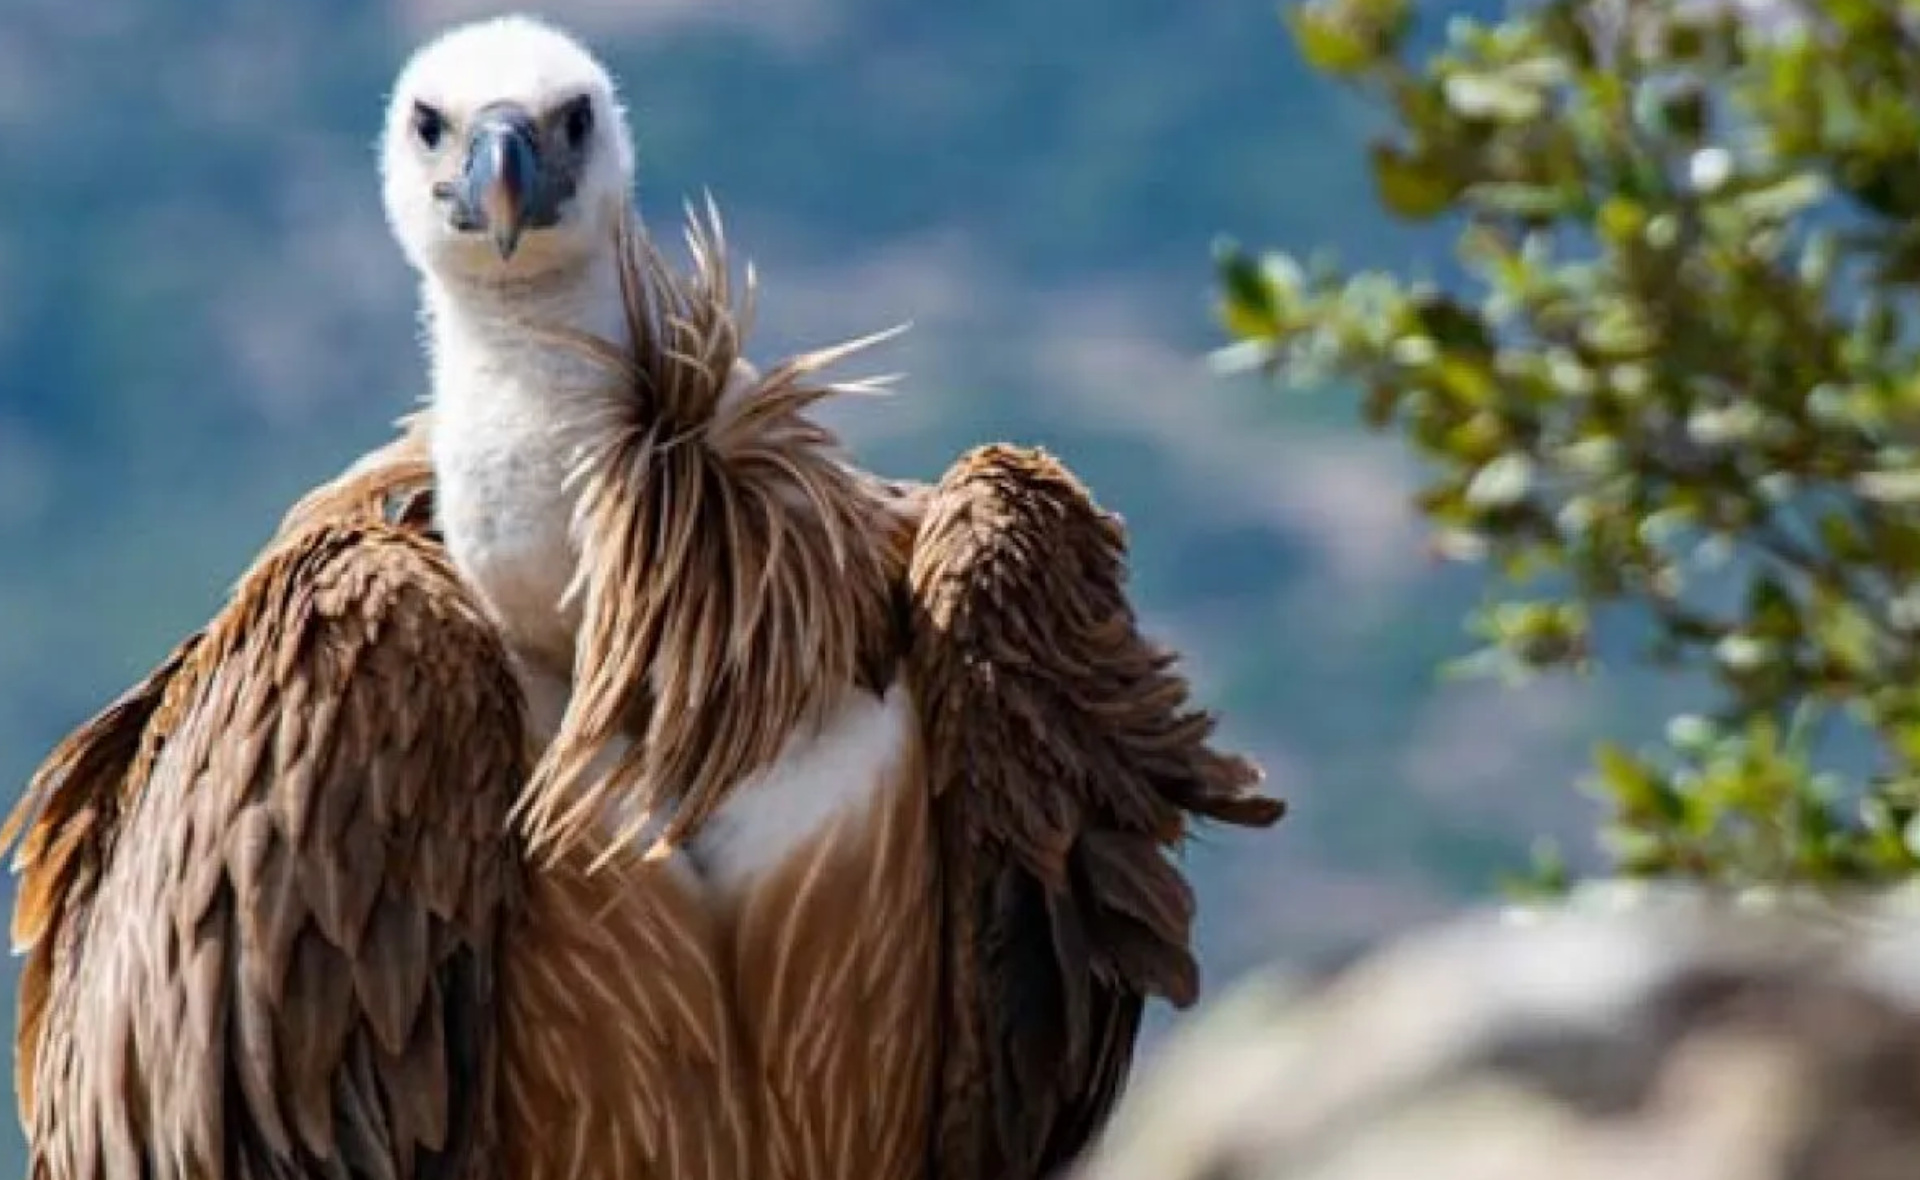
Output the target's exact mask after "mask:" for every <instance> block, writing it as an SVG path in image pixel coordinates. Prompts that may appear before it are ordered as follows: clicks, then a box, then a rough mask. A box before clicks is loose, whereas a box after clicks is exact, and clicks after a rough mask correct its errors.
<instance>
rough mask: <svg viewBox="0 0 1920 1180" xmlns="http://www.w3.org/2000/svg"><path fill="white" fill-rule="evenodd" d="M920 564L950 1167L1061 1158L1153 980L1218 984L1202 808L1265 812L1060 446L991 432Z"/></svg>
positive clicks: (942, 1162)
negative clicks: (1184, 845)
mask: <svg viewBox="0 0 1920 1180" xmlns="http://www.w3.org/2000/svg"><path fill="white" fill-rule="evenodd" d="M919 495H921V496H923V497H924V502H923V504H922V508H923V510H924V516H923V521H922V524H921V527H920V531H919V535H918V538H917V540H916V542H915V547H914V552H913V557H912V565H911V569H910V576H909V588H910V596H911V608H912V609H911V627H912V662H911V669H912V672H911V674H912V676H913V680H914V686H915V689H916V692H917V694H918V697H919V699H920V702H921V705H922V707H923V709H924V717H925V726H924V730H925V733H926V738H927V742H928V751H927V754H928V759H929V771H930V773H931V775H932V782H933V790H934V793H935V794H934V798H935V823H936V827H937V831H938V835H937V840H938V841H939V854H940V858H941V871H942V873H943V886H942V888H943V891H944V907H945V913H944V923H945V931H944V953H945V964H944V969H943V984H942V987H943V1003H944V1011H943V1013H942V1017H941V1019H942V1020H943V1021H944V1024H945V1036H944V1038H943V1042H944V1045H945V1049H944V1061H943V1063H942V1066H941V1076H940V1079H939V1099H938V1101H937V1102H936V1104H935V1108H934V1109H935V1111H936V1120H937V1131H936V1143H935V1147H934V1167H935V1171H934V1174H935V1175H936V1176H938V1177H940V1178H941V1180H985V1178H987V1177H994V1178H1000V1180H1011V1178H1022V1180H1023V1178H1037V1177H1041V1176H1045V1175H1048V1174H1050V1173H1051V1172H1053V1171H1054V1170H1055V1169H1057V1168H1058V1167H1059V1166H1060V1165H1061V1164H1063V1163H1065V1162H1067V1161H1068V1160H1070V1159H1071V1158H1072V1157H1073V1156H1074V1155H1075V1154H1077V1153H1078V1151H1079V1150H1080V1149H1081V1148H1082V1146H1083V1145H1084V1144H1085V1143H1086V1141H1087V1140H1088V1138H1089V1137H1090V1136H1091V1135H1092V1134H1093V1133H1094V1132H1095V1131H1096V1130H1097V1129H1098V1127H1099V1125H1100V1123H1101V1122H1102V1120H1103V1119H1104V1118H1105V1116H1106V1114H1107V1112H1108V1110H1109V1108H1110V1107H1111V1105H1112V1103H1113V1100H1114V1098H1115V1096H1116V1094H1117V1091H1118V1089H1119V1087H1120V1084H1121V1082H1122V1080H1123V1079H1124V1076H1125V1074H1126V1071H1127V1068H1128V1066H1129V1064H1130V1062H1131V1060H1132V1055H1133V1046H1134V1041H1135V1038H1136V1036H1137V1033H1138V1028H1139V1020H1140V1014H1141V1008H1142V1005H1143V1003H1144V1001H1145V999H1146V998H1147V997H1149V996H1161V997H1165V998H1166V999H1168V1000H1170V1001H1172V1002H1173V1003H1175V1004H1176V1005H1181V1006H1184V1005H1186V1004H1188V1003H1190V1002H1191V1001H1192V1000H1193V999H1194V998H1195V996H1196V994H1197V991H1198V972H1197V968H1196V965H1195V962H1194V958H1193V953H1192V950H1191V946H1190V937H1191V931H1190V927H1191V922H1192V918H1193V909H1194V902H1193V895H1192V891H1191V889H1190V888H1189V886H1188V884H1187V881H1186V880H1185V878H1184V876H1183V875H1182V874H1181V872H1180V871H1179V869H1178V868H1176V867H1175V865H1174V864H1173V863H1172V861H1171V860H1170V858H1169V852H1170V851H1171V850H1172V849H1174V848H1175V847H1176V846H1178V845H1179V844H1180V843H1181V841H1182V840H1183V838H1184V836H1185V835H1186V833H1187V830H1188V826H1189V823H1190V822H1191V820H1193V819H1194V818H1207V819H1213V820H1218V821H1222V822H1225V823H1230V824H1235V825H1243V826H1254V827H1263V826H1266V825H1268V824H1271V823H1273V822H1274V821H1275V820H1277V819H1278V818H1279V816H1280V814H1281V811H1282V806H1281V804H1280V803H1279V802H1278V801H1277V800H1274V799H1271V798H1267V797H1264V796H1261V795H1259V794H1257V793H1256V785H1257V783H1258V781H1259V779H1260V773H1259V771H1258V769H1257V768H1256V767H1255V766H1254V765H1253V764H1252V763H1251V762H1249V761H1247V760H1245V759H1243V758H1239V757H1235V756H1232V755H1229V754H1225V753H1222V752H1220V751H1218V750H1216V749H1214V748H1213V747H1212V746H1211V745H1210V744H1209V739H1210V737H1211V734H1212V731H1213V728H1214V722H1213V719H1212V718H1211V717H1210V716H1208V715H1207V714H1206V713H1204V712H1201V711H1199V710H1197V709H1195V708H1193V707H1192V706H1191V705H1190V704H1189V702H1188V691H1187V685H1186V683H1185V681H1184V680H1183V678H1182V677H1181V676H1179V675H1178V674H1177V673H1176V672H1175V671H1174V670H1173V667H1172V665H1173V662H1174V657H1173V656H1172V654H1171V653H1170V652H1168V651H1166V650H1165V649H1163V648H1161V647H1158V646H1156V645H1155V644H1153V643H1151V642H1150V641H1148V640H1147V639H1146V638H1144V637H1143V636H1142V635H1141V633H1140V631H1139V629H1138V626H1137V624H1136V620H1135V618H1134V614H1133V610H1132V608H1131V605H1130V604H1129V602H1128V599H1127V597H1126V593H1125V589H1124V585H1123V583H1124V577H1125V568H1124V561H1125V540H1124V536H1123V533H1122V531H1121V527H1120V525H1119V522H1118V521H1117V520H1115V519H1114V518H1113V517H1112V516H1110V515H1109V514H1107V513H1105V512H1103V511H1102V510H1101V509H1100V508H1099V507H1098V506H1097V505H1095V504H1094V502H1093V501H1092V500H1091V498H1090V497H1089V496H1088V494H1087V492H1086V491H1085V489H1084V488H1083V487H1082V486H1081V485H1080V484H1079V482H1078V481H1077V480H1075V479H1074V478H1073V476H1072V475H1071V473H1069V472H1068V471H1067V470H1066V469H1065V468H1064V467H1062V466H1061V465H1060V464H1058V463H1057V462H1056V461H1055V460H1053V459H1052V458H1051V457H1049V456H1047V455H1046V454H1045V453H1043V452H1038V451H1031V450H1023V449H1018V448H1013V447H1006V446H992V447H984V448H980V449H978V450H975V451H973V452H970V453H969V454H967V455H966V456H964V457H963V458H962V459H961V461H960V462H959V463H957V464H956V465H955V466H954V467H953V468H952V469H951V470H950V471H949V472H948V473H947V474H946V476H945V477H944V478H943V480H942V481H941V482H940V483H939V484H938V485H937V486H935V487H934V488H932V489H930V490H927V491H924V492H921V493H919Z"/></svg>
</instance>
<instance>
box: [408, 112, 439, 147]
mask: <svg viewBox="0 0 1920 1180" xmlns="http://www.w3.org/2000/svg"><path fill="white" fill-rule="evenodd" d="M413 133H414V134H415V135H417V136H419V137H420V143H421V145H422V146H424V147H426V148H429V149H431V148H437V147H439V146H440V139H441V137H442V136H444V135H446V133H447V118H446V116H445V115H442V114H441V113H440V112H439V111H436V110H434V109H433V108H432V107H430V106H428V105H427V104H426V103H424V102H416V103H414V104H413Z"/></svg>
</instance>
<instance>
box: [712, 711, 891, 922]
mask: <svg viewBox="0 0 1920 1180" xmlns="http://www.w3.org/2000/svg"><path fill="white" fill-rule="evenodd" d="M912 736H913V701H912V697H911V696H910V695H909V694H908V691H907V689H906V687H905V686H904V685H903V684H902V683H901V682H899V681H896V682H895V683H894V686H893V687H892V688H890V689H889V690H888V691H887V694H886V696H885V697H875V696H873V695H872V694H871V693H868V692H865V691H861V690H852V691H849V692H848V694H847V697H846V700H845V703H844V704H843V705H842V706H841V707H840V708H839V709H838V711H836V712H835V713H834V714H833V715H832V717H831V718H830V719H829V721H828V722H827V724H826V725H825V726H824V727H823V728H822V729H821V730H820V731H819V732H817V733H813V734H807V735H795V737H793V738H792V739H790V740H789V741H788V742H787V745H786V747H785V748H784V749H782V750H781V752H780V756H779V757H778V758H777V759H776V760H775V761H774V762H773V764H772V765H770V766H768V767H767V768H765V769H764V770H762V771H760V772H759V773H758V774H755V775H754V776H753V777H751V778H749V779H747V780H746V781H745V782H742V783H741V784H740V785H738V786H736V787H735V788H734V789H733V791H732V792H731V793H730V795H729V796H728V798H727V801H726V802H725V803H724V804H722V805H721V807H720V809H719V810H718V811H717V812H715V813H714V815H713V817H712V818H711V819H709V820H708V821H707V823H706V826H705V827H704V828H703V829H702V830H701V832H700V835H699V836H698V838H696V839H695V840H694V842H693V846H692V848H691V849H690V851H691V853H692V855H693V859H694V861H695V862H696V863H697V864H698V865H699V867H700V872H701V876H702V877H704V878H705V880H706V881H707V882H708V883H709V884H710V885H712V886H714V887H716V888H718V889H720V890H722V891H726V892H732V891H734V890H737V889H739V888H741V887H743V886H745V885H748V884H750V883H751V882H752V881H753V880H755V879H756V878H758V877H760V876H762V875H764V874H766V873H768V872H771V871H772V870H774V869H777V868H779V867H780V866H781V865H782V864H784V863H786V862H787V860H788V859H789V858H791V857H792V856H793V854H794V853H795V852H797V851H798V850H799V849H801V848H802V847H805V846H806V845H808V844H810V843H812V842H813V841H814V840H816V839H818V838H819V837H820V836H822V835H823V834H824V833H826V831H827V830H828V829H829V828H830V827H831V826H833V825H834V824H835V823H836V822H838V821H840V820H842V819H846V818H856V819H857V818H860V817H862V816H863V815H864V813H865V812H867V811H869V810H871V809H872V808H873V806H874V805H875V804H876V803H877V802H878V801H879V799H880V798H881V796H882V795H883V793H884V792H885V791H886V789H887V788H888V787H890V786H892V785H893V784H895V783H896V782H897V781H898V776H899V773H900V771H901V770H902V769H903V768H904V766H905V763H906V759H907V756H908V746H909V743H910V742H911V741H912Z"/></svg>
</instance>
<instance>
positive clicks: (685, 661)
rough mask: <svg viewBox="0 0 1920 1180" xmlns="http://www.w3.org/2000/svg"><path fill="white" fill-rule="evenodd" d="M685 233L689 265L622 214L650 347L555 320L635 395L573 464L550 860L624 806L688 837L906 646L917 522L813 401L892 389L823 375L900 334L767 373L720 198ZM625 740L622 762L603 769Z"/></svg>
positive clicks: (636, 321)
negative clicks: (613, 746)
mask: <svg viewBox="0 0 1920 1180" xmlns="http://www.w3.org/2000/svg"><path fill="white" fill-rule="evenodd" d="M686 240H687V244H688V246H689V248H690V250H691V253H692V261H693V266H692V270H691V272H690V273H688V274H684V275H683V274H680V273H677V272H676V271H675V270H674V269H673V268H672V266H671V265H670V264H669V263H668V262H667V261H666V260H665V259H664V258H662V256H661V255H660V253H659V252H658V251H657V249H656V248H655V247H654V245H653V244H652V243H651V242H650V241H649V240H648V239H647V237H646V236H645V234H643V233H642V232H640V230H639V228H638V227H637V225H635V224H634V222H633V221H632V219H631V218H629V219H627V220H625V221H623V222H622V224H621V227H620V230H619V234H618V248H619V258H620V289H621V296H622V299H623V302H624V305H625V316H626V322H627V328H628V332H629V336H630V339H631V341H632V347H631V349H620V348H616V347H614V346H612V345H610V344H609V343H607V342H606V341H603V340H598V339H595V338H593V337H591V336H588V335H586V334H584V333H578V332H573V331H554V332H553V333H552V334H553V335H554V336H555V337H557V338H559V339H561V340H563V341H565V342H567V343H570V344H572V345H574V346H577V347H578V348H580V349H582V350H583V351H585V352H586V353H587V354H588V355H590V356H593V357H595V358H597V359H599V360H600V361H601V362H602V363H604V364H606V365H607V366H609V367H610V368H612V369H613V370H615V371H616V372H617V373H618V374H619V379H620V381H621V383H622V386H623V389H624V392H625V394H626V396H625V397H623V398H620V399H618V400H617V401H614V402H612V403H610V408H609V409H608V410H607V411H606V420H605V421H603V422H598V423H595V424H594V428H593V429H591V430H590V431H588V432H586V433H588V435H589V436H590V437H591V438H592V439H594V440H595V441H594V442H593V443H592V444H591V446H590V449H589V450H588V451H587V452H586V453H585V454H584V455H583V456H582V458H581V460H580V462H579V465H578V467H577V468H576V469H575V470H574V472H573V475H572V478H573V480H574V481H575V482H576V484H577V486H578V488H579V500H578V507H577V510H576V517H575V521H574V539H575V544H576V548H577V552H578V555H579V556H578V560H579V567H578V570H577V572H576V575H575V579H574V582H573V585H572V587H571V588H570V590H569V596H570V598H573V599H575V600H577V601H579V602H580V604H581V608H582V625H581V630H580V634H579V635H578V636H577V638H576V643H575V656H574V669H573V695H572V698H571V700H570V702H569V705H568V708H567V710H566V713H565V715H564V717H563V718H562V720H561V723H560V727H559V730H558V733H557V734H556V735H555V738H554V740H553V742H552V744H551V745H550V747H549V748H548V750H547V752H546V754H545V756H544V757H543V758H542V760H541V762H540V763H539V765H538V766H537V767H536V768H535V771H534V776H533V779H532V781H531V783H530V784H529V785H528V788H527V790H526V793H525V794H524V796H523V798H522V805H521V808H520V813H521V817H522V820H523V822H524V825H525V830H526V833H527V836H528V839H529V842H530V845H531V846H532V848H533V849H534V850H535V852H536V854H539V853H541V852H544V853H545V854H547V855H552V856H557V855H559V854H560V852H561V851H562V850H564V849H565V848H567V847H570V846H571V845H572V844H573V842H574V841H575V840H576V839H577V838H579V837H581V836H582V835H583V834H584V833H585V832H587V831H588V830H590V828H591V826H592V825H593V824H594V823H596V822H598V820H599V818H600V817H601V816H604V815H607V814H609V813H610V811H612V810H613V809H616V808H617V813H619V814H623V815H624V816H625V830H624V831H623V832H622V833H621V836H622V838H623V839H630V838H632V837H634V836H636V835H637V834H638V833H639V832H640V831H642V830H643V829H644V828H645V827H646V826H647V825H648V824H649V822H650V821H652V820H653V819H654V818H655V817H661V818H664V819H665V820H666V822H665V825H664V827H663V828H662V829H661V831H660V836H659V840H658V842H657V843H656V844H655V846H654V847H655V849H656V851H657V850H660V849H662V848H665V847H670V846H673V845H675V844H677V843H679V842H681V841H683V840H684V839H686V838H688V837H689V836H691V835H692V834H693V833H694V832H695V831H696V830H697V829H698V828H699V827H700V825H701V823H702V822H703V821H704V820H705V819H706V818H707V817H708V816H709V815H710V814H712V812H713V810H714V809H715V807H716V806H717V805H718V804H719V802H720V801H721V799H722V797H723V796H724V794H725V792H726V791H727V790H728V788H730V787H731V786H733V784H735V783H737V782H739V781H740V780H742V779H744V778H746V777H747V776H748V775H749V774H751V773H752V772H753V771H755V770H756V769H758V768H760V767H761V766H763V765H765V764H767V763H768V762H770V761H771V760H772V759H773V758H774V757H775V755H776V754H777V753H778V752H779V750H780V748H781V746H782V745H783V744H784V743H785V742H786V741H787V739H788V738H789V737H790V736H791V735H792V734H793V733H794V732H795V731H796V730H805V729H807V728H809V727H813V726H817V725H818V724H820V723H821V722H822V721H823V720H824V716H823V713H824V710H825V709H826V708H827V707H828V706H830V705H831V704H832V703H833V702H834V701H835V700H837V699H838V695H839V693H838V690H839V689H840V688H841V687H842V686H844V685H846V684H848V683H851V682H854V681H855V680H856V679H858V678H860V677H861V674H862V672H863V670H867V671H870V670H871V668H872V666H873V665H874V664H876V663H877V662H878V658H879V653H878V652H877V650H875V649H876V645H879V644H882V643H890V642H891V637H892V630H891V628H890V627H889V626H888V622H889V620H890V618H891V598H890V586H891V585H892V583H893V582H894V581H895V580H896V577H897V574H898V572H899V566H900V559H899V558H898V557H897V556H896V553H897V546H894V545H891V544H890V543H889V541H890V540H891V538H893V537H894V536H896V535H897V524H896V522H895V521H893V520H890V519H888V513H887V510H886V508H885V505H884V501H883V499H882V498H881V497H879V496H876V495H875V494H874V492H875V484H874V482H873V481H872V480H871V478H870V477H868V476H866V475H864V474H862V473H861V472H859V471H857V470H855V469H854V468H852V467H851V466H850V465H848V464H847V463H845V462H844V461H842V459H841V458H840V457H839V455H838V440H837V439H836V438H835V437H834V436H833V434H832V433H831V432H830V431H828V430H827V429H825V428H824V427H822V426H820V425H819V424H817V423H815V422H813V421H812V420H810V419H809V418H808V417H807V411H808V410H809V409H811V408H812V407H813V406H814V405H815V404H816V403H818V402H820V401H822V400H823V399H825V398H828V397H831V396H834V395H838V394H858V393H873V392H877V391H879V390H880V389H882V388H883V387H884V385H885V384H886V382H887V381H888V380H889V378H885V377H876V378H869V379H865V380H858V381H845V382H826V381H822V380H820V379H819V377H818V375H819V374H820V372H821V370H822V369H824V368H826V367H827V366H828V365H830V364H832V363H834V362H836V361H839V360H841V359H843V358H845V357H846V356H848V355H850V354H852V353H854V352H856V351H858V350H860V349H862V348H865V347H867V346H869V345H871V344H874V343H877V342H878V341H880V340H882V339H885V338H886V337H887V336H889V335H891V334H892V333H881V334H878V335H875V336H870V337H866V338H864V339H860V340H855V341H850V342H848V343H845V344H841V345H838V346H835V347H832V348H826V349H822V350H819V351H816V352H810V353H806V354H804V355H801V356H796V357H792V358H790V359H788V360H786V361H783V362H782V363H780V364H779V365H777V366H775V367H774V368H773V369H772V370H771V371H769V372H767V373H765V374H764V375H762V374H758V373H755V372H754V370H753V369H752V368H751V367H750V366H749V365H747V364H746V362H745V361H744V360H743V358H742V356H741V344H742V338H743V337H744V335H745V333H746V330H747V327H748V324H749V321H750V317H751V311H752V295H753V272H752V269H751V268H750V267H749V268H748V271H747V291H746V298H745V299H744V300H743V301H742V302H741V304H740V305H739V306H736V304H735V301H734V297H733V290H732V284H731V282H730V279H729V259H728V256H727V250H726V240H725V237H724V234H723V231H722V229H721V225H720V220H719V214H718V212H717V211H716V210H715V209H714V208H713V206H712V204H711V202H709V204H708V207H707V214H706V217H705V219H704V223H703V220H702V219H701V218H700V217H699V216H698V215H697V214H695V213H693V211H691V210H689V212H688V222H687V227H686ZM622 734H626V735H628V736H630V737H631V738H632V739H633V740H632V742H631V743H630V745H629V746H628V748H627V750H626V752H625V753H624V755H623V756H622V758H621V759H620V760H619V761H618V763H617V764H616V765H615V766H614V767H613V769H612V770H611V771H610V772H608V773H607V774H605V775H604V776H602V777H601V778H600V780H599V781H597V782H592V783H588V782H585V781H583V780H584V778H585V776H586V771H587V767H588V765H589V763H590V762H591V761H592V760H593V759H594V757H595V756H596V755H597V754H599V752H600V751H601V750H602V749H603V748H605V747H606V746H607V745H608V744H609V743H610V742H612V741H614V740H616V739H617V738H618V737H620V736H621V735H622ZM617 843H618V842H616V846H617Z"/></svg>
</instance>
